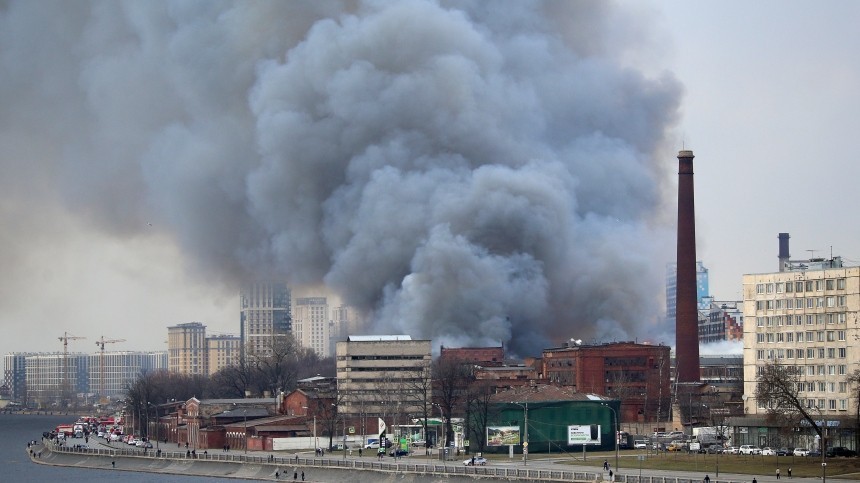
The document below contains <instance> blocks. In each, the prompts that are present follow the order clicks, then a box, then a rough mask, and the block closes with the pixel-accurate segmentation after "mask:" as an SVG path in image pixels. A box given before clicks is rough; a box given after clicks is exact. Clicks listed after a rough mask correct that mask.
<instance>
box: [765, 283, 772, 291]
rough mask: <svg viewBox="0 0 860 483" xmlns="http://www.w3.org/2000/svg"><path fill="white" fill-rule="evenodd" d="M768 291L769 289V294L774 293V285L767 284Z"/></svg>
mask: <svg viewBox="0 0 860 483" xmlns="http://www.w3.org/2000/svg"><path fill="white" fill-rule="evenodd" d="M766 289H767V293H773V284H772V283H769V284H767V287H766Z"/></svg>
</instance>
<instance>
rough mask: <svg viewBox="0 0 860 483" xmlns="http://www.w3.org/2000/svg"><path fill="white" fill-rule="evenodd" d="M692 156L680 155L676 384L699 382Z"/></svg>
mask: <svg viewBox="0 0 860 483" xmlns="http://www.w3.org/2000/svg"><path fill="white" fill-rule="evenodd" d="M693 157H694V156H693V152H692V151H679V152H678V246H677V249H678V260H677V261H678V275H677V284H676V287H677V288H676V290H677V297H676V300H675V367H676V371H677V378H676V379H675V381H676V382H682V383H683V382H699V380H700V378H701V375H700V372H699V311H698V308H697V298H698V297H697V294H696V292H697V284H696V209H695V195H694V193H693Z"/></svg>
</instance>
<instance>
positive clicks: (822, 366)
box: [816, 364, 824, 376]
mask: <svg viewBox="0 0 860 483" xmlns="http://www.w3.org/2000/svg"><path fill="white" fill-rule="evenodd" d="M816 367H817V368H818V375H819V376H823V375H824V365H823V364H822V365H820V366H816Z"/></svg>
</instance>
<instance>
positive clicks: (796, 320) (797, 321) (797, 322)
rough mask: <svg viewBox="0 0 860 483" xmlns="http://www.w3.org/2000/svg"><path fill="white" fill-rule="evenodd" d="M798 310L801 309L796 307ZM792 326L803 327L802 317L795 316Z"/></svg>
mask: <svg viewBox="0 0 860 483" xmlns="http://www.w3.org/2000/svg"><path fill="white" fill-rule="evenodd" d="M798 308H802V307H798ZM794 324H795V325H803V316H802V315H795V316H794Z"/></svg>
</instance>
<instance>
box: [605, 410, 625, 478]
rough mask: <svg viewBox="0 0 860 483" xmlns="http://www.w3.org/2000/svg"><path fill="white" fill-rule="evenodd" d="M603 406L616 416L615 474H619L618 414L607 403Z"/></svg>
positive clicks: (619, 429) (619, 432)
mask: <svg viewBox="0 0 860 483" xmlns="http://www.w3.org/2000/svg"><path fill="white" fill-rule="evenodd" d="M600 405H601V406H605V407H608V408H609V410H610V411H612V415H613V416H615V473H618V435H619V434H621V426H620V422H619V421H618V413H617V412H615V408H614V407H612V406H610V405H609V404H606V403H600Z"/></svg>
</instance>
